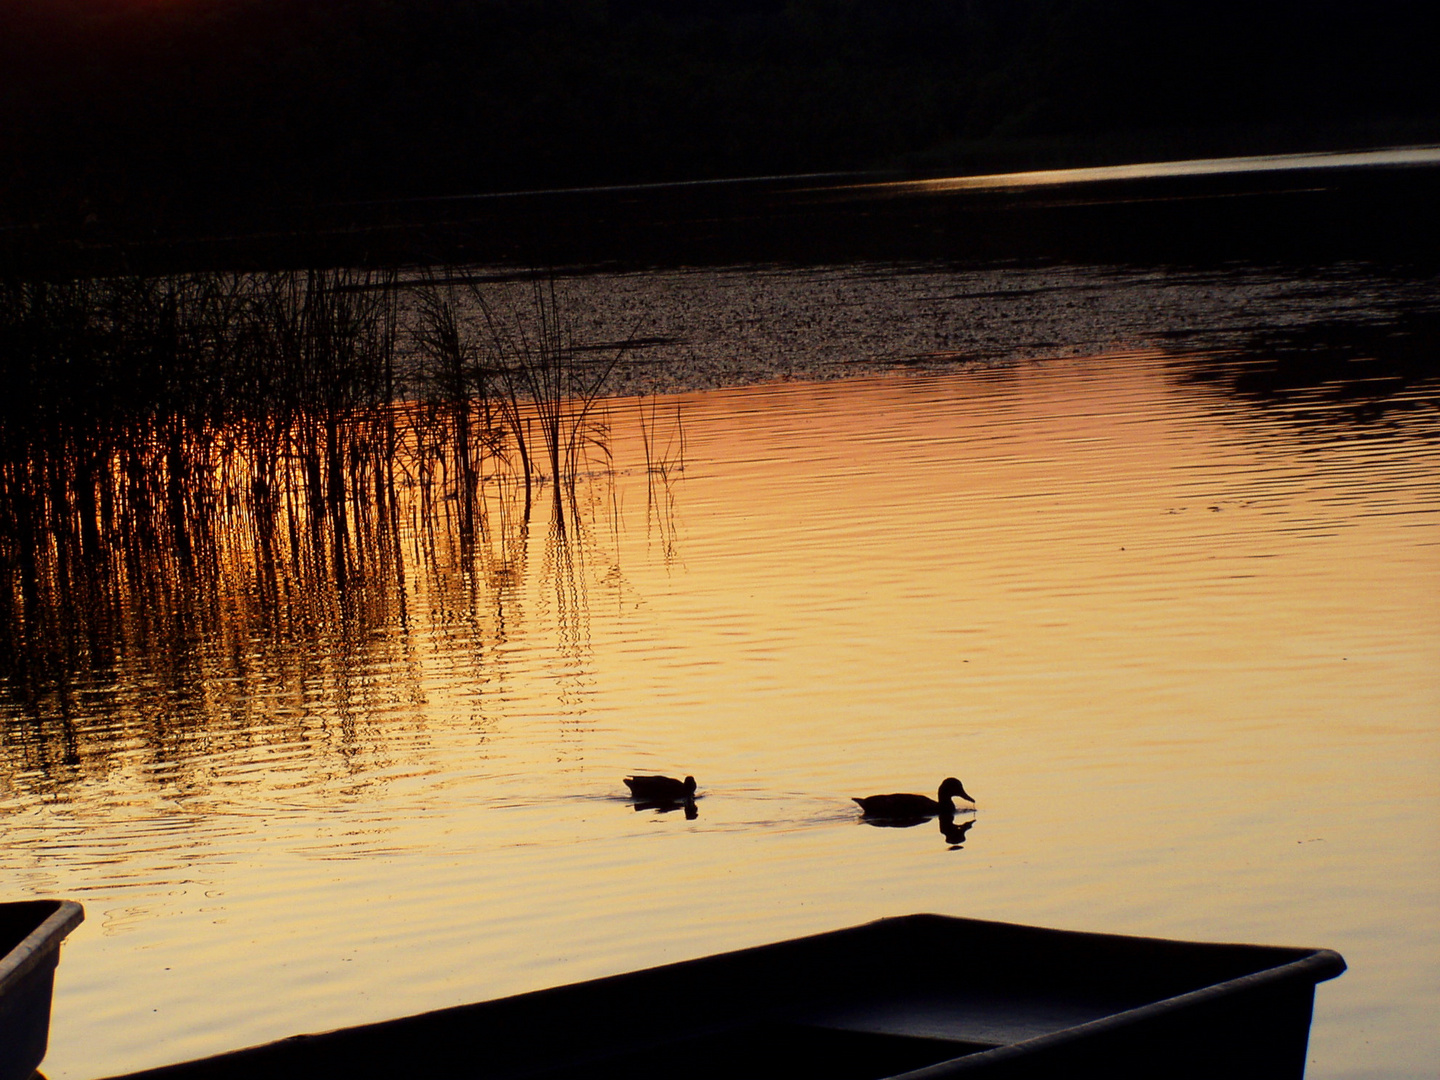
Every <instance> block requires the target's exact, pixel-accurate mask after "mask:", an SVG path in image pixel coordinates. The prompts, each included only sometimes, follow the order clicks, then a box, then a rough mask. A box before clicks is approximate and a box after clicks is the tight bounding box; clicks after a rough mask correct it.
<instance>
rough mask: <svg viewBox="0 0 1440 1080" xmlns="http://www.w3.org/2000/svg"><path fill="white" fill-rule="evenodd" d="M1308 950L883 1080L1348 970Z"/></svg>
mask: <svg viewBox="0 0 1440 1080" xmlns="http://www.w3.org/2000/svg"><path fill="white" fill-rule="evenodd" d="M1004 925H1015V924H1013V923H1012V924H1004ZM1087 936H1090V937H1097V938H1108V937H1125V935H1119V934H1091V935H1087ZM1125 940H1127V941H1145V940H1149V941H1155V942H1160V943H1164V944H1176V943H1177V942H1175V941H1174V940H1173V939H1167V938H1130V937H1125ZM1180 944H1199V945H1210V944H1214V945H1221V946H1224V945H1230V946H1231V947H1233V948H1285V946H1265V945H1256V946H1246V945H1234V944H1232V943H1228V942H1182V943H1180ZM1307 951H1308V955H1305V956H1301V957H1299V958H1297V959H1295V960H1291V961H1289V962H1288V963H1285V964H1280V965H1278V966H1277V967H1272V968H1265V969H1263V970H1261V971H1255V972H1251V973H1250V974H1248V975H1239V976H1236V977H1235V978H1233V979H1226V980H1224V981H1223V982H1218V983H1211V984H1210V985H1208V986H1202V987H1200V988H1199V989H1198V990H1189V991H1187V992H1185V993H1183V994H1175V995H1173V996H1171V997H1166V998H1161V999H1160V1000H1158V1001H1151V1002H1147V1003H1146V1004H1144V1005H1137V1006H1136V1007H1134V1008H1131V1009H1125V1010H1123V1011H1121V1012H1116V1013H1111V1014H1110V1015H1109V1016H1102V1017H1100V1018H1098V1019H1096V1020H1088V1021H1086V1022H1084V1023H1081V1024H1076V1025H1074V1026H1073V1027H1067V1028H1065V1029H1063V1030H1061V1031H1052V1032H1049V1033H1047V1034H1045V1035H1037V1036H1035V1037H1034V1038H1031V1039H1023V1040H1021V1041H1020V1042H1014V1043H1007V1044H1005V1045H1003V1046H995V1047H992V1048H990V1049H988V1050H981V1051H978V1052H972V1053H969V1054H964V1055H961V1056H959V1057H953V1058H950V1059H948V1060H946V1061H937V1062H936V1063H935V1064H933V1065H926V1066H924V1067H923V1068H919V1069H912V1070H910V1071H909V1072H903V1073H896V1074H894V1075H893V1076H891V1077H886V1078H884V1080H945V1078H948V1077H951V1076H957V1075H963V1074H964V1073H966V1072H968V1071H971V1070H977V1069H984V1068H988V1067H990V1066H991V1065H993V1064H997V1063H1001V1062H1005V1061H1009V1060H1010V1059H1012V1058H1025V1057H1030V1056H1032V1055H1033V1054H1036V1053H1038V1052H1040V1051H1044V1050H1049V1049H1051V1048H1058V1047H1063V1046H1065V1045H1067V1044H1068V1043H1071V1042H1076V1041H1083V1040H1087V1039H1090V1038H1093V1037H1095V1036H1097V1035H1107V1034H1111V1033H1115V1032H1123V1031H1124V1030H1125V1029H1126V1028H1129V1027H1133V1026H1135V1025H1138V1024H1144V1023H1147V1022H1149V1021H1151V1020H1154V1019H1157V1018H1160V1017H1165V1016H1170V1015H1174V1014H1177V1013H1180V1012H1183V1011H1185V1010H1187V1009H1191V1008H1194V1007H1197V1006H1204V1005H1206V1004H1208V1003H1210V1002H1212V1001H1221V1000H1224V999H1225V998H1229V997H1232V996H1234V995H1235V994H1239V993H1245V992H1247V991H1251V990H1258V989H1262V988H1265V987H1267V986H1270V985H1272V984H1274V985H1283V984H1285V983H1290V982H1296V981H1300V980H1301V979H1303V980H1304V981H1305V982H1307V983H1309V985H1310V987H1311V988H1312V991H1313V988H1314V987H1315V986H1316V985H1318V984H1319V983H1322V982H1326V981H1328V980H1330V979H1334V978H1336V977H1337V976H1339V975H1342V974H1344V972H1345V970H1346V968H1347V966H1348V965H1346V963H1345V958H1344V957H1342V956H1341V955H1340V954H1339V953H1338V952H1336V951H1335V950H1333V949H1311V950H1307ZM1315 969H1318V970H1315Z"/></svg>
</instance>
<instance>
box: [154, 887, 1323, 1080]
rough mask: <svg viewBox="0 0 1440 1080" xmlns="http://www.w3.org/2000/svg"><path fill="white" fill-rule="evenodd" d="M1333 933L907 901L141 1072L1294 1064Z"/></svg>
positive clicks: (766, 1072) (1285, 1069) (924, 1073)
mask: <svg viewBox="0 0 1440 1080" xmlns="http://www.w3.org/2000/svg"><path fill="white" fill-rule="evenodd" d="M1344 968H1345V963H1344V961H1343V960H1342V959H1341V958H1340V957H1339V956H1338V955H1337V954H1336V953H1333V952H1329V951H1327V950H1312V949H1285V948H1270V947H1262V946H1248V945H1212V944H1202V943H1193V942H1175V941H1162V940H1157V939H1149V938H1129V937H1115V936H1111V935H1102V934H1077V933H1069V932H1065V931H1057V930H1042V929H1036V928H1033V927H1024V926H1012V925H1009V924H1004V923H987V922H978V921H975V920H968V919H950V918H944V917H941V916H934V915H912V916H906V917H904V918H898V919H886V920H881V921H880V922H876V923H871V924H868V925H866V926H860V927H855V928H852V929H849V930H841V931H836V932H834V933H829V934H821V935H817V936H814V937H808V938H801V939H798V940H794V941H787V942H782V943H780V944H777V945H769V946H763V947H760V948H756V949H747V950H743V951H740V952H733V953H726V954H723V955H720V956H713V957H708V958H705V959H701V960H694V961H688V962H685V963H680V964H672V965H668V966H666V967H661V968H653V969H650V970H647V971H639V972H634V973H631V974H627V975H618V976H613V977H610V978H605V979H597V980H593V981H591V982H586V983H578V984H575V985H572V986H563V987H557V988H555V989H551V990H543V991H538V992H536V993H531V994H522V995H519V996H517V997H511V998H505V999H502V1000H498V1001H492V1002H485V1003H481V1004H477V1005H467V1006H461V1007H458V1008H453V1009H444V1010H440V1011H437V1012H432V1013H426V1014H424V1015H421V1016H414V1017H409V1018H406V1019H401V1020H394V1021H388V1022H386V1023H380V1024H371V1025H366V1026H363V1027H357V1028H350V1029H345V1030H341V1031H333V1032H329V1033H326V1034H321V1035H307V1036H299V1037H296V1038H292V1039H286V1040H283V1041H281V1042H277V1043H272V1044H269V1045H267V1046H261V1047H255V1048H252V1049H249V1050H241V1051H237V1052H234V1053H230V1054H224V1055H221V1056H218V1057H214V1058H208V1059H205V1060H202V1061H195V1062H189V1063H184V1064H179V1065H172V1066H166V1067H163V1068H159V1069H153V1070H150V1071H147V1072H142V1073H135V1074H132V1076H131V1078H130V1080H142V1078H143V1080H232V1078H233V1080H241V1078H246V1080H249V1078H253V1077H257V1076H264V1077H267V1078H268V1080H286V1078H295V1080H299V1078H302V1077H303V1078H306V1080H311V1078H313V1077H316V1076H327V1077H331V1076H343V1077H347V1078H354V1080H361V1078H370V1077H374V1078H380V1077H394V1076H423V1075H443V1076H447V1077H476V1078H484V1080H560V1078H562V1077H566V1078H568V1077H576V1078H580V1077H584V1078H585V1080H635V1077H636V1076H637V1074H643V1073H653V1072H665V1073H672V1072H673V1073H675V1074H676V1075H680V1076H683V1077H685V1078H686V1080H722V1078H733V1080H794V1078H798V1077H802V1076H803V1077H813V1078H816V1080H821V1078H824V1080H879V1078H881V1077H891V1076H903V1077H905V1078H906V1080H949V1078H951V1077H954V1078H956V1080H962V1078H968V1077H982V1076H983V1077H1073V1076H1087V1075H1095V1076H1100V1075H1103V1076H1105V1077H1107V1078H1120V1077H1137V1078H1139V1077H1146V1078H1152V1077H1156V1076H1164V1077H1167V1078H1188V1077H1194V1078H1196V1080H1199V1078H1201V1077H1205V1078H1207V1080H1210V1078H1213V1077H1215V1076H1221V1075H1223V1076H1225V1077H1226V1078H1227V1080H1231V1078H1234V1077H1256V1078H1259V1077H1264V1078H1266V1080H1276V1078H1282V1077H1296V1078H1298V1077H1301V1076H1303V1074H1304V1070H1305V1053H1306V1044H1307V1040H1308V1036H1309V1028H1310V1014H1311V1005H1312V1002H1313V999H1314V988H1315V984H1316V983H1318V982H1320V981H1323V980H1325V979H1330V978H1333V977H1335V976H1336V975H1338V974H1340V972H1342V971H1343V970H1344Z"/></svg>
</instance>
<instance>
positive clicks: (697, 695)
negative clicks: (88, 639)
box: [0, 353, 1440, 1080]
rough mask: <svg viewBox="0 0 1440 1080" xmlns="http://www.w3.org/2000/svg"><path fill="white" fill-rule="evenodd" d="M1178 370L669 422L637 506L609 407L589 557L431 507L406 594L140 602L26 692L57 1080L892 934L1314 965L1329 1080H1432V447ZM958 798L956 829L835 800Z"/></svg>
mask: <svg viewBox="0 0 1440 1080" xmlns="http://www.w3.org/2000/svg"><path fill="white" fill-rule="evenodd" d="M1193 370H1194V362H1193V361H1191V360H1186V359H1183V358H1181V359H1177V358H1173V357H1168V356H1165V355H1163V354H1157V353H1143V354H1129V355H1112V356H1106V357H1099V358H1089V359H1080V360H1064V361H1053V362H1048V363H1037V364H1024V365H1018V366H1013V367H1003V368H994V369H988V370H977V371H971V372H962V373H956V374H951V375H945V376H934V377H888V378H873V379H863V380H851V381H844V382H834V383H825V384H816V383H801V382H796V383H780V384H772V385H766V386H758V387H750V388H746V389H738V390H729V391H720V392H713V393H705V394H694V395H689V396H684V395H682V396H679V397H677V398H676V399H675V402H676V403H677V404H679V405H680V407H681V416H682V418H683V419H682V421H681V422H682V423H683V427H684V432H685V446H686V449H685V468H684V470H683V472H680V471H678V470H677V471H675V472H673V473H672V474H670V475H668V476H664V477H657V475H656V474H655V473H653V472H651V471H649V470H647V469H646V468H645V465H644V463H645V461H646V457H645V453H644V450H643V444H642V434H641V431H640V428H639V424H638V420H637V416H638V412H639V410H638V407H637V404H636V403H635V402H634V401H617V402H613V403H611V407H610V418H609V430H610V438H611V440H612V441H611V444H610V458H611V461H612V462H613V467H612V468H610V469H608V470H604V469H597V470H595V471H593V472H592V473H591V474H590V475H589V476H588V478H587V479H586V480H584V481H583V482H582V483H581V484H580V485H579V486H578V488H577V495H576V506H575V509H576V510H577V511H578V514H577V515H576V516H575V517H574V518H573V519H571V521H572V524H571V527H569V528H568V529H561V528H559V526H558V524H557V523H556V522H555V521H554V520H553V519H552V518H551V517H550V516H549V515H550V514H551V512H552V510H553V506H552V504H551V503H550V502H549V501H548V500H544V499H542V500H538V501H537V503H536V506H537V513H536V515H535V517H534V519H533V520H532V521H531V522H530V523H529V526H528V528H527V529H525V530H520V531H517V532H516V533H515V534H514V536H513V537H512V538H511V540H510V541H508V542H507V543H508V546H507V544H500V545H499V546H496V547H492V548H490V549H488V550H489V551H490V554H489V555H483V554H481V553H479V552H478V551H477V549H475V548H465V547H463V546H462V545H461V544H460V543H459V542H458V540H457V541H455V542H453V543H452V542H451V540H450V539H448V538H449V537H450V536H451V535H452V534H451V533H449V532H446V531H444V530H440V531H439V532H438V533H437V534H436V535H437V536H438V537H439V539H438V540H435V541H433V542H432V541H431V540H422V538H421V536H420V535H419V531H418V530H417V528H416V526H417V524H419V523H422V522H424V521H425V520H427V518H426V516H425V515H424V514H422V513H421V512H420V511H418V510H415V509H413V508H412V509H407V511H406V512H405V513H404V514H402V515H401V521H402V523H404V524H403V528H402V530H401V533H400V542H399V543H398V544H397V545H395V547H394V551H395V552H396V553H397V558H398V560H399V561H398V562H397V563H395V564H394V567H393V569H394V572H393V573H388V572H387V573H386V574H383V575H382V574H376V575H374V576H372V577H370V578H366V579H364V580H363V581H360V582H356V581H354V580H352V581H350V583H349V584H347V585H346V586H345V587H344V588H340V587H337V586H336V585H335V584H334V583H333V582H329V583H327V582H324V581H321V580H317V579H296V580H294V581H291V582H288V583H286V584H284V586H283V587H280V585H279V583H278V582H277V589H278V591H277V592H274V593H272V594H271V598H270V600H269V601H268V602H267V601H265V600H264V598H263V596H262V592H263V590H262V588H261V586H260V585H259V584H254V580H255V578H254V574H255V570H254V567H253V566H248V567H247V566H245V565H244V564H243V560H241V562H240V563H237V564H235V565H232V566H230V568H229V570H227V573H226V574H225V575H222V576H221V578H220V579H218V580H219V581H220V582H221V584H222V585H223V587H221V588H218V589H217V590H215V591H214V592H207V591H197V592H194V593H185V591H184V589H183V588H182V587H179V586H177V587H175V588H174V589H173V590H172V591H171V592H170V593H167V594H163V595H161V596H158V597H156V596H151V595H150V594H146V595H145V598H144V599H145V602H146V603H147V604H148V607H146V608H145V609H143V610H140V609H137V607H136V606H135V601H131V604H130V606H127V605H126V604H120V605H119V606H118V608H117V609H116V610H117V614H116V617H115V622H114V623H113V624H106V625H105V626H104V627H103V628H102V629H103V631H104V632H103V633H102V632H99V631H97V632H95V633H93V634H92V638H93V639H94V641H93V642H92V644H91V645H87V648H90V649H92V652H91V653H87V654H86V655H97V656H103V657H104V658H105V662H104V663H102V664H97V665H96V666H95V667H94V668H92V669H86V670H82V671H77V672H76V673H75V674H74V677H73V680H72V681H71V682H68V683H65V684H64V685H63V686H57V687H56V688H55V689H53V690H50V691H47V694H46V695H45V696H43V697H42V698H40V699H32V698H30V697H27V696H25V695H24V694H17V693H16V690H15V686H14V683H13V682H7V684H6V686H5V690H6V694H7V695H8V696H7V697H6V699H5V705H4V709H5V713H4V728H3V731H4V744H3V746H4V749H3V754H4V757H3V759H0V760H3V765H0V780H3V784H4V787H3V789H0V821H3V827H4V830H5V840H6V843H5V845H4V848H3V854H0V870H3V875H4V880H5V881H6V882H7V883H8V884H9V891H11V892H12V893H19V894H22V895H39V894H58V895H66V896H74V897H76V898H77V899H80V900H82V901H83V902H84V903H85V904H86V905H87V909H88V911H89V918H88V920H87V922H86V924H85V925H84V926H83V927H81V929H80V930H79V931H77V932H76V934H75V935H74V936H73V937H72V939H71V943H70V944H69V945H67V949H66V954H65V959H64V962H63V964H62V966H61V969H60V981H59V986H58V988H57V999H56V1015H55V1021H54V1025H53V1029H52V1031H53V1035H52V1049H51V1054H50V1057H49V1059H48V1060H47V1064H46V1072H47V1075H50V1076H51V1077H52V1080H58V1078H61V1077H75V1078H81V1077H93V1076H99V1075H105V1074H110V1073H115V1072H120V1071H123V1070H126V1069H131V1068H138V1067H140V1066H143V1065H151V1064H158V1063H161V1062H164V1061H173V1060H179V1059H181V1058H185V1057H192V1056H196V1055H198V1054H202V1053H206V1052H212V1051H217V1050H220V1049H225V1048H229V1047H233V1046H238V1045H245V1044H249V1043H254V1042H258V1041H261V1040H264V1039H269V1038H275V1037H279V1036H283V1035H288V1034H292V1033H294V1032H296V1031H301V1030H316V1029H322V1028H326V1027H332V1026H336V1025H340V1024H349V1023H356V1022H360V1021H364V1020H368V1019H379V1018H383V1017H389V1016H394V1015H400V1014H403V1013H408V1012H415V1011H419V1010H421V1009H425V1008H432V1007H437V1006H440V1005H446V1004H452V1003H457V1002H462V1001H467V1000H477V999H481V998H488V997H494V996H497V995H501V994H505V993H511V992H518V991H521V990H526V989H532V988H536V987H540V986H545V985H550V984H554V983H557V982H564V981H572V980H575V979H579V978H583V977H587V976H590V975H596V974H601V973H605V972H612V971H618V970H623V969H627V968H631V967H636V966H642V965H646V964H651V963H658V962H664V961H668V960H673V959H678V958H681V957H683V956H690V955H700V954H703V953H708V952H714V951H718V950H721V949H725V948H731V947H738V946H742V945H748V944H754V943H758V942H762V941H767V940H774V939H778V938H781V937H785V936H789V935H791V934H795V933H801V932H806V931H811V930H820V929H828V928H833V927H835V926H839V925H844V924H847V923H853V922H857V921H861V920H865V919H869V918H874V917H879V916H882V915H890V914H898V913H902V912H910V911H919V910H931V911H939V912H944V913H950V914H957V915H971V916H976V917H987V918H998V919H1007V920H1011V921H1018V922H1034V923H1041V924H1053V925H1059V926H1067V927H1074V928H1080V929H1094V930H1106V931H1116V932H1126V933H1154V934H1165V935H1173V936H1193V937H1198V938H1211V939H1244V940H1256V941H1263V942H1272V943H1288V944H1302V945H1317V946H1326V947H1331V948H1336V949H1338V950H1340V951H1341V952H1342V953H1344V954H1345V956H1346V958H1347V959H1348V960H1349V961H1350V965H1351V970H1350V972H1349V973H1347V974H1346V975H1345V976H1344V978H1342V979H1340V980H1338V981H1337V982H1336V983H1333V984H1327V985H1326V986H1325V987H1322V989H1321V992H1320V998H1319V1002H1318V1007H1317V1019H1316V1025H1315V1029H1314V1035H1313V1038H1312V1053H1311V1058H1312V1059H1313V1061H1314V1064H1313V1065H1312V1066H1311V1075H1312V1076H1344V1075H1359V1074H1360V1073H1362V1072H1365V1073H1367V1075H1375V1072H1374V1070H1375V1069H1376V1068H1377V1063H1383V1064H1381V1065H1379V1066H1378V1068H1379V1069H1380V1072H1381V1073H1383V1074H1384V1075H1393V1076H1403V1075H1419V1074H1422V1073H1423V1072H1424V1070H1425V1069H1426V1068H1428V1067H1429V1065H1428V1063H1433V1061H1434V1060H1435V1059H1436V1057H1437V1056H1440V1042H1437V1040H1436V1036H1435V1033H1434V1032H1433V1030H1432V1023H1431V1022H1432V1021H1433V1016H1434V1013H1435V1009H1436V1007H1437V1006H1440V994H1437V991H1436V989H1435V987H1434V985H1433V972H1434V971H1435V970H1437V966H1440V925H1437V924H1440V920H1437V918H1436V914H1435V913H1436V911H1437V906H1440V905H1437V900H1440V873H1437V871H1440V863H1437V859H1440V843H1437V839H1440V837H1437V834H1436V830H1435V824H1434V823H1435V821H1437V820H1440V813H1437V811H1440V604H1436V603H1435V599H1436V597H1437V596H1440V544H1437V540H1436V537H1437V532H1436V530H1437V527H1440V487H1437V485H1436V482H1435V481H1436V478H1437V473H1440V469H1437V465H1440V460H1437V458H1440V438H1437V435H1440V417H1437V413H1436V412H1435V410H1434V408H1433V406H1427V405H1425V402H1424V388H1423V387H1421V388H1418V389H1417V390H1415V392H1414V396H1415V403H1416V407H1415V408H1414V409H1411V410H1403V409H1402V410H1399V411H1397V412H1394V413H1391V414H1390V416H1389V418H1388V419H1387V421H1386V423H1385V424H1383V425H1377V426H1374V427H1364V426H1360V425H1357V424H1355V423H1354V422H1353V419H1352V418H1350V417H1349V414H1345V415H1343V416H1342V415H1340V414H1338V413H1337V420H1336V422H1335V423H1333V424H1330V425H1326V424H1324V423H1321V422H1317V412H1316V410H1317V409H1323V408H1324V407H1325V405H1324V401H1323V400H1322V399H1323V395H1312V398H1310V399H1306V400H1305V401H1302V402H1301V403H1300V404H1301V405H1302V406H1303V409H1301V410H1300V411H1301V412H1303V420H1298V419H1297V418H1296V414H1294V413H1292V411H1291V409H1292V407H1293V406H1294V405H1295V402H1294V400H1293V399H1292V400H1291V401H1290V402H1289V404H1286V405H1282V406H1281V407H1278V408H1271V407H1267V406H1265V405H1263V404H1256V403H1246V402H1244V401H1239V400H1237V399H1236V398H1235V397H1234V396H1232V395H1230V394H1228V393H1226V392H1225V391H1224V390H1223V389H1222V388H1221V387H1220V385H1219V384H1217V383H1216V382H1214V381H1213V380H1210V381H1197V380H1195V379H1194V378H1193V377H1191V376H1192V373H1193ZM1337 408H1338V406H1337ZM657 484H658V486H657ZM657 508H659V510H658V511H657ZM577 522H578V523H579V527H576V526H575V524H574V523H577ZM401 567H403V574H402V573H400V572H399V569H400V568H401ZM637 771H638V772H645V773H669V774H671V775H684V774H685V773H693V774H694V775H695V776H696V777H697V779H698V780H699V781H700V795H701V796H702V798H701V799H700V800H699V802H698V812H697V814H696V815H694V816H693V817H690V816H688V815H685V814H676V813H653V812H642V813H636V812H635V811H634V810H633V809H632V806H633V804H632V803H630V802H629V801H628V800H627V799H626V798H625V797H624V796H625V792H624V790H623V788H622V786H621V784H620V778H621V777H622V776H624V775H627V774H629V773H632V772H637ZM945 775H957V776H960V777H962V778H963V779H964V780H965V784H966V787H967V789H968V790H969V791H970V792H971V793H972V794H973V795H974V796H975V798H976V799H977V810H976V813H975V814H974V815H973V817H972V816H970V815H965V816H963V817H962V818H959V819H957V820H956V821H953V822H950V823H949V824H950V826H951V830H952V831H951V832H950V833H947V832H946V830H945V824H944V823H941V824H940V829H939V831H940V833H941V836H940V837H939V838H937V837H936V835H935V824H934V823H930V824H927V825H925V826H923V827H919V828H914V829H875V828H868V827H863V826H861V824H860V822H859V820H858V818H857V815H856V813H855V809H854V806H853V804H851V803H850V802H849V798H850V796H851V795H854V794H857V793H864V792H868V791H875V790H931V789H932V787H933V784H934V783H935V782H936V780H938V778H939V777H942V776H945Z"/></svg>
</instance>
